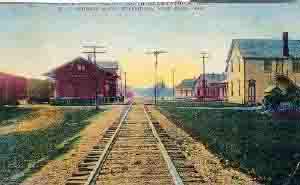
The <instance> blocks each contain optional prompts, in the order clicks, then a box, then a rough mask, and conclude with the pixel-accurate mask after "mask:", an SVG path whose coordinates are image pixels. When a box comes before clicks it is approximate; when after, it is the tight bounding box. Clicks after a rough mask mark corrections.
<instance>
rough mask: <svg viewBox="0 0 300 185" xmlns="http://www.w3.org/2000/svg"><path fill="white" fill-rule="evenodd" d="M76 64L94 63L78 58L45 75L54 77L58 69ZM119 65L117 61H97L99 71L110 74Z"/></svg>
mask: <svg viewBox="0 0 300 185" xmlns="http://www.w3.org/2000/svg"><path fill="white" fill-rule="evenodd" d="M74 62H83V63H92V62H91V61H89V60H87V59H85V58H83V57H76V58H74V59H73V60H71V61H69V62H66V63H64V64H62V65H60V66H58V67H56V68H54V69H52V70H51V71H49V72H47V73H45V74H43V75H44V76H48V77H54V74H55V72H56V71H57V70H58V69H61V68H63V67H64V66H67V65H69V64H71V63H74ZM118 65H119V64H118V62H117V61H97V67H98V69H99V70H103V71H106V72H109V73H115V72H116V71H117V70H118ZM115 75H117V74H115Z"/></svg>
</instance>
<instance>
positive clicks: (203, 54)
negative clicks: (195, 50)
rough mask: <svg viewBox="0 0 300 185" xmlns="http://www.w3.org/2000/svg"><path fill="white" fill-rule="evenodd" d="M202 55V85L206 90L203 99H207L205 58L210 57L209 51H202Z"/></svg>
mask: <svg viewBox="0 0 300 185" xmlns="http://www.w3.org/2000/svg"><path fill="white" fill-rule="evenodd" d="M200 54H201V55H202V56H201V58H202V75H203V78H202V86H203V88H204V91H203V100H204V101H205V98H206V82H205V59H208V53H206V52H201V53H200Z"/></svg>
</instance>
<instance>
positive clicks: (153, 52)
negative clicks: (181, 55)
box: [146, 50, 167, 105]
mask: <svg viewBox="0 0 300 185" xmlns="http://www.w3.org/2000/svg"><path fill="white" fill-rule="evenodd" d="M162 53H167V52H166V51H162V50H154V51H151V52H146V54H151V55H154V57H155V63H154V69H155V72H154V73H155V74H154V104H155V105H156V101H157V100H156V99H157V65H158V55H159V54H162Z"/></svg>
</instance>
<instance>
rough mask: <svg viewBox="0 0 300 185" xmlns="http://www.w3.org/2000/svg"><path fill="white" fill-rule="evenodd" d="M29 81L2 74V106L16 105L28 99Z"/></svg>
mask: <svg viewBox="0 0 300 185" xmlns="http://www.w3.org/2000/svg"><path fill="white" fill-rule="evenodd" d="M26 89H27V80H26V78H24V77H21V76H16V75H12V74H7V73H2V72H0V105H4V104H16V103H17V102H18V100H23V99H26Z"/></svg>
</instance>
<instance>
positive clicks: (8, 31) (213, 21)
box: [0, 2, 300, 87]
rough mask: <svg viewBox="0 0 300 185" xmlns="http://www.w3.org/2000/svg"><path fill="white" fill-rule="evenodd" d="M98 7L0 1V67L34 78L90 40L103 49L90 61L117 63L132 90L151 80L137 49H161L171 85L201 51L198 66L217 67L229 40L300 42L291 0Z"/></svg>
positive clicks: (149, 63) (188, 74)
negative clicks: (181, 6)
mask: <svg viewBox="0 0 300 185" xmlns="http://www.w3.org/2000/svg"><path fill="white" fill-rule="evenodd" d="M104 6H105V5H57V4H56V5H55V4H53V5H49V4H0V18H1V19H0V56H1V62H0V71H3V72H8V73H13V74H18V75H23V76H26V77H35V78H41V77H42V74H43V73H46V72H48V71H49V70H51V69H53V68H55V67H57V66H58V65H61V64H63V63H66V62H68V61H70V60H72V59H74V58H76V57H77V56H84V55H83V54H82V53H81V52H82V51H84V49H83V48H82V47H81V46H82V45H85V44H87V43H94V42H95V43H97V44H99V45H103V46H106V51H107V53H106V54H98V55H97V58H98V59H99V60H112V59H115V60H118V61H119V63H120V65H121V66H122V70H123V71H126V72H127V84H128V85H129V86H133V87H148V86H151V85H152V84H153V81H154V57H153V56H151V55H147V54H145V52H146V51H149V50H152V49H163V50H165V51H167V52H168V53H166V54H162V55H160V56H159V58H158V63H159V64H158V71H159V72H158V77H159V79H160V80H164V81H165V82H166V83H167V84H169V85H170V84H171V69H172V68H173V69H174V70H175V81H176V83H179V82H180V81H181V80H182V79H185V78H194V77H197V76H198V75H199V74H200V73H201V72H202V60H201V54H200V53H201V52H203V51H205V52H208V56H209V57H208V59H207V60H206V61H205V62H206V71H207V72H216V73H220V72H224V69H225V60H226V57H227V54H228V50H229V48H230V44H231V40H232V39H236V38H271V39H281V36H282V32H284V31H288V32H289V36H290V39H300V21H299V20H300V13H299V12H300V3H299V2H295V3H290V4H201V5H193V7H190V8H189V9H188V10H187V9H185V10H182V9H181V10H179V9H177V10H174V9H172V10H169V11H167V10H166V9H164V10H162V9H161V8H160V10H158V9H157V8H158V7H157V6H154V8H156V10H154V11H148V10H144V11H137V10H136V11H133V10H131V11H128V10H124V9H123V10H121V8H120V7H116V6H114V7H115V8H114V10H111V9H110V10H108V9H106V10H104V9H103V8H104ZM124 6H125V5H124ZM82 7H93V9H89V10H87V9H83V8H82ZM108 7H109V6H106V8H108ZM127 7H128V6H127Z"/></svg>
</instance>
